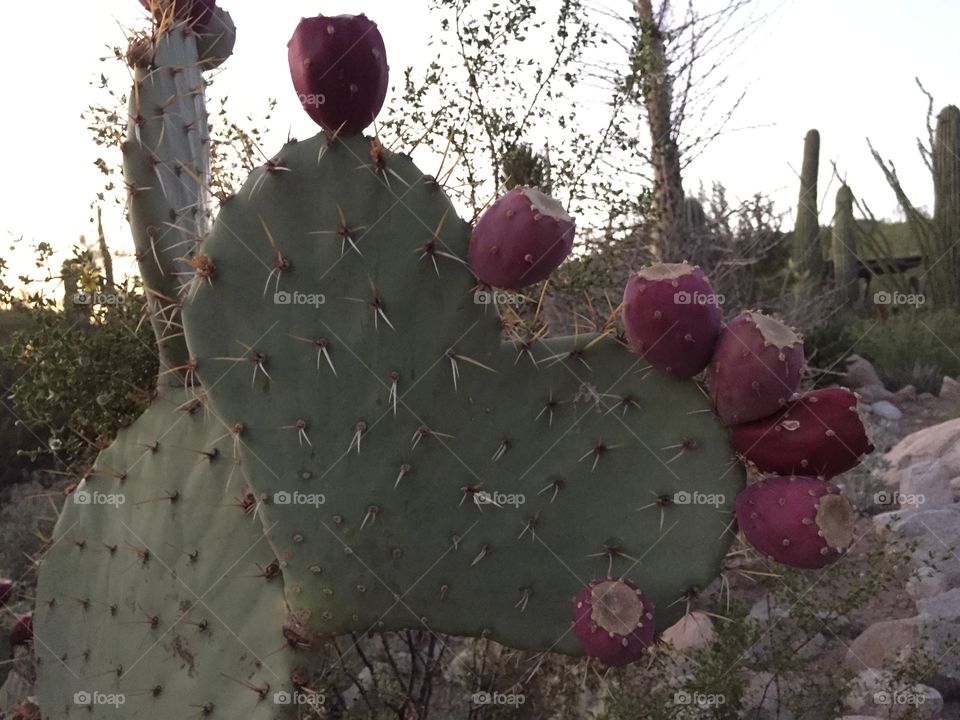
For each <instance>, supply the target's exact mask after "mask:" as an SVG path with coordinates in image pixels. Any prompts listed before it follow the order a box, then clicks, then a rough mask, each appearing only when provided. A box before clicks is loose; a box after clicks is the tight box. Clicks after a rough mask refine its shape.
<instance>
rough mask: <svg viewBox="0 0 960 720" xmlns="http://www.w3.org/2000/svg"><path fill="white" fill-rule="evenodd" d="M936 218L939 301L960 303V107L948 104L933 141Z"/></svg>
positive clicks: (935, 271) (942, 111)
mask: <svg viewBox="0 0 960 720" xmlns="http://www.w3.org/2000/svg"><path fill="white" fill-rule="evenodd" d="M932 160H933V163H932V164H933V191H934V203H933V221H934V225H935V227H936V230H937V237H938V241H939V245H938V248H937V251H936V254H935V257H934V263H935V265H934V266H933V267H932V268H931V270H930V272H931V273H936V277H937V281H936V282H935V283H934V288H935V289H936V293H937V294H938V295H939V297H935V298H934V299H935V300H936V301H937V302H938V303H943V304H948V303H953V304H957V303H960V251H958V250H957V243H958V241H960V108H958V107H957V106H956V105H947V106H946V107H945V108H943V110H941V111H940V113H939V114H938V115H937V128H936V132H935V134H934V141H933V158H932Z"/></svg>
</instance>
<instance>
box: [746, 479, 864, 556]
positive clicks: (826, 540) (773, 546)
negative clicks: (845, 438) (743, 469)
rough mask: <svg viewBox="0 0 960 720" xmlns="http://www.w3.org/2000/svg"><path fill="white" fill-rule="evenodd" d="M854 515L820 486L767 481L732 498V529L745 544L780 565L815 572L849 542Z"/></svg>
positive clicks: (834, 490) (834, 491)
mask: <svg viewBox="0 0 960 720" xmlns="http://www.w3.org/2000/svg"><path fill="white" fill-rule="evenodd" d="M855 519H856V512H855V510H854V509H853V506H852V505H851V504H850V501H849V500H848V499H847V498H846V497H845V496H844V495H843V494H842V493H841V492H840V489H839V488H838V487H837V486H836V485H833V484H831V483H829V482H827V481H826V480H821V479H820V478H814V477H804V476H787V477H781V476H770V477H767V478H764V479H763V480H760V481H759V482H756V483H754V484H752V485H750V486H749V487H747V489H746V490H744V491H743V492H741V493H740V494H739V495H738V496H737V524H738V525H739V526H740V530H741V531H742V532H743V534H744V536H745V537H746V538H747V540H749V541H750V544H751V545H753V546H754V547H755V548H756V549H757V550H759V551H760V552H762V553H764V554H765V555H767V556H769V557H770V558H772V559H774V560H776V561H777V562H781V563H783V564H785V565H791V566H793V567H798V568H806V569H816V568H821V567H824V566H826V565H829V564H830V563H832V562H835V561H836V560H837V559H838V558H839V557H840V555H842V554H843V552H844V551H845V550H846V549H847V548H848V547H849V546H850V544H851V543H852V542H853V527H854V521H855Z"/></svg>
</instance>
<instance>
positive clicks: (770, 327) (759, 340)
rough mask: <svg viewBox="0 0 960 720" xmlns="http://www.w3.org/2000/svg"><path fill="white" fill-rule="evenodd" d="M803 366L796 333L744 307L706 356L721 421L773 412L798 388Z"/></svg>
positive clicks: (745, 419)
mask: <svg viewBox="0 0 960 720" xmlns="http://www.w3.org/2000/svg"><path fill="white" fill-rule="evenodd" d="M803 369H804V354H803V341H802V340H801V339H800V336H799V335H797V333H796V332H795V331H794V330H793V329H792V328H789V327H787V326H786V325H784V324H783V323H781V322H780V321H778V320H775V319H774V318H772V317H769V316H767V315H764V314H763V313H761V312H758V311H751V310H745V311H744V312H742V313H740V314H739V315H738V316H737V317H735V318H734V319H733V320H731V321H730V322H729V323H727V324H726V326H725V327H724V328H723V330H722V331H721V333H720V338H719V339H718V340H717V346H716V349H715V351H714V353H713V357H712V358H711V360H710V366H709V385H710V398H711V400H712V401H713V407H714V410H716V412H717V415H718V416H719V418H720V420H721V422H723V424H724V425H737V424H740V423H745V422H750V421H751V420H759V419H760V418H764V417H767V416H768V415H772V414H773V413H775V412H777V411H778V410H782V409H783V408H784V407H786V405H787V402H788V401H789V399H790V398H791V397H792V396H793V394H794V393H795V392H796V391H797V389H798V388H799V387H800V380H801V378H802V375H803Z"/></svg>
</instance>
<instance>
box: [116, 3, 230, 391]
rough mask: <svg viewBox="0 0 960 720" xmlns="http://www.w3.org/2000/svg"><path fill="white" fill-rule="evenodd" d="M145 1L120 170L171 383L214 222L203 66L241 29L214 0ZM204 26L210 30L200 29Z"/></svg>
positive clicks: (184, 358) (132, 56)
mask: <svg viewBox="0 0 960 720" xmlns="http://www.w3.org/2000/svg"><path fill="white" fill-rule="evenodd" d="M145 4H146V5H148V6H149V7H151V8H152V10H153V12H154V15H155V18H156V23H155V26H154V28H153V32H152V34H151V35H149V36H144V37H139V38H135V39H134V40H133V41H132V42H131V49H130V51H129V52H128V55H127V57H128V60H129V61H130V63H131V65H133V72H134V80H133V90H132V92H131V93H130V111H129V121H128V131H127V139H126V141H125V142H124V143H123V145H122V150H123V172H124V181H125V183H126V186H127V191H128V195H129V214H130V225H131V228H132V231H133V241H134V246H135V248H136V257H137V261H138V264H139V267H140V273H141V276H142V278H143V283H144V287H145V289H146V292H147V298H148V307H149V309H150V314H151V321H152V324H153V329H154V332H155V334H156V336H157V338H158V342H159V351H160V362H161V366H162V374H161V378H164V379H166V378H167V377H168V376H167V375H166V373H170V375H178V374H179V375H183V372H182V370H177V369H178V368H180V369H182V368H184V367H185V366H186V365H187V363H188V362H189V353H188V352H187V347H186V342H185V340H184V337H183V331H182V327H181V323H180V316H179V311H180V308H181V306H182V302H183V298H182V294H181V289H182V286H183V284H184V283H185V282H186V281H187V280H188V279H189V278H192V277H193V276H194V274H195V272H199V271H200V270H201V269H202V266H201V265H200V264H198V261H197V258H196V257H195V252H194V251H195V248H196V246H197V244H198V243H199V241H200V239H201V238H202V237H203V236H204V235H205V234H206V232H207V231H208V230H209V225H210V209H209V201H210V197H209V175H210V173H209V167H210V159H209V158H210V153H209V135H208V133H209V129H208V121H207V111H206V105H205V102H204V87H205V81H204V78H203V75H202V71H203V70H205V69H208V68H209V67H212V66H214V65H216V64H218V63H219V62H220V61H221V60H222V59H223V58H225V57H226V56H227V55H229V54H230V52H231V50H232V47H233V41H234V38H235V31H234V29H233V23H232V21H231V20H230V16H229V15H228V14H227V13H226V12H224V11H223V10H221V9H220V8H217V7H215V6H214V5H213V3H212V2H206V3H200V2H195V3H193V4H191V3H183V2H181V3H180V4H177V3H173V2H163V1H162V0H149V2H146V3H145ZM201 6H202V13H200V14H199V15H197V14H196V12H198V11H199V9H201ZM188 11H193V12H194V14H193V15H191V14H189V12H188ZM184 13H186V15H184ZM201 20H202V21H203V22H204V23H205V24H201V22H200V21H201ZM207 29H209V32H210V34H209V35H207V34H203V33H204V32H206V31H207ZM170 379H171V380H172V377H171V378H170Z"/></svg>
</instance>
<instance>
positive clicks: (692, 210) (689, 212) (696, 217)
mask: <svg viewBox="0 0 960 720" xmlns="http://www.w3.org/2000/svg"><path fill="white" fill-rule="evenodd" d="M683 217H684V224H685V225H686V228H687V230H688V231H690V232H695V233H696V232H702V231H703V229H704V228H705V227H706V224H707V214H706V213H705V212H704V211H703V203H701V202H700V201H699V200H698V199H697V198H695V197H688V198H684V200H683Z"/></svg>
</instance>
